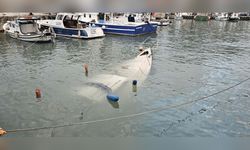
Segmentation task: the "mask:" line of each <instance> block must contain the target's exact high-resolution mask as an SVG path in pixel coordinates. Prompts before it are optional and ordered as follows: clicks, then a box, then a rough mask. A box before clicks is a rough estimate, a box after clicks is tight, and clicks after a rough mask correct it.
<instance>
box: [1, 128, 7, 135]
mask: <svg viewBox="0 0 250 150" xmlns="http://www.w3.org/2000/svg"><path fill="white" fill-rule="evenodd" d="M6 133H7V132H6V131H4V130H3V129H2V128H0V136H3V135H4V134H6Z"/></svg>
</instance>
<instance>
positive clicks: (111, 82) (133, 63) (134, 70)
mask: <svg viewBox="0 0 250 150" xmlns="http://www.w3.org/2000/svg"><path fill="white" fill-rule="evenodd" d="M151 66H152V52H151V49H150V48H148V49H145V50H144V51H142V52H141V53H140V54H139V55H138V56H137V57H136V58H134V59H132V60H128V61H126V62H124V63H122V64H121V65H118V66H116V67H114V69H112V71H110V72H111V73H110V74H100V75H97V76H94V77H93V78H90V79H89V80H88V82H87V83H86V84H85V85H84V86H83V87H81V88H80V89H79V91H78V94H79V95H80V96H83V97H86V98H87V99H89V100H93V101H103V100H105V99H108V100H111V101H118V100H119V95H116V94H117V93H116V92H117V91H118V89H122V88H123V86H126V85H129V86H130V88H125V89H127V91H123V92H122V93H131V87H132V83H134V82H135V81H136V83H138V84H136V85H134V86H136V87H134V91H133V92H136V91H137V90H135V89H137V87H139V86H141V84H142V83H143V81H144V80H145V79H146V78H147V76H148V74H149V72H150V69H151ZM109 97H111V98H112V99H109Z"/></svg>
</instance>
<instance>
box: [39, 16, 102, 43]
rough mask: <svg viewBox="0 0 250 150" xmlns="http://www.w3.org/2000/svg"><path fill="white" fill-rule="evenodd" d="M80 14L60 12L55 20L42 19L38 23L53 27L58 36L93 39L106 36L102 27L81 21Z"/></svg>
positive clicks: (41, 25) (45, 26) (44, 26)
mask: <svg viewBox="0 0 250 150" xmlns="http://www.w3.org/2000/svg"><path fill="white" fill-rule="evenodd" d="M79 18H80V15H76V14H72V13H58V14H57V15H56V19H55V20H40V21H39V22H38V24H39V25H40V27H41V28H48V27H50V28H52V30H53V32H54V33H55V34H56V36H64V37H72V38H80V39H93V38H100V37H104V36H105V34H104V32H103V30H102V28H101V27H97V26H91V24H86V23H82V22H80V21H79Z"/></svg>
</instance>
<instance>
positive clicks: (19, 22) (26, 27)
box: [3, 17, 54, 42]
mask: <svg viewBox="0 0 250 150" xmlns="http://www.w3.org/2000/svg"><path fill="white" fill-rule="evenodd" d="M36 21H37V18H30V17H27V18H19V19H16V20H15V21H8V22H7V23H5V24H4V25H3V29H4V31H5V33H6V34H8V35H9V36H10V37H12V38H15V39H18V40H21V41H27V42H52V41H53V38H54V35H53V34H52V33H51V32H50V31H49V30H44V31H40V30H39V28H38V25H37V22H36Z"/></svg>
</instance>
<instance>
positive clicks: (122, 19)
mask: <svg viewBox="0 0 250 150" xmlns="http://www.w3.org/2000/svg"><path fill="white" fill-rule="evenodd" d="M79 20H80V21H81V22H84V23H89V24H92V25H95V26H98V27H102V29H103V31H104V33H105V34H106V33H107V34H118V35H129V36H137V35H143V34H149V33H155V32H156V30H157V26H158V24H157V23H151V22H149V20H147V19H146V18H145V20H143V21H142V20H141V19H137V18H136V16H135V15H134V14H129V15H127V14H116V15H115V16H114V14H113V13H110V14H107V13H81V17H80V18H79Z"/></svg>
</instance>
